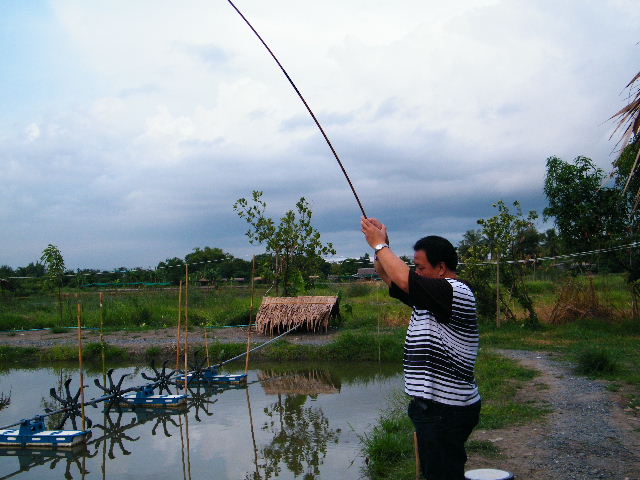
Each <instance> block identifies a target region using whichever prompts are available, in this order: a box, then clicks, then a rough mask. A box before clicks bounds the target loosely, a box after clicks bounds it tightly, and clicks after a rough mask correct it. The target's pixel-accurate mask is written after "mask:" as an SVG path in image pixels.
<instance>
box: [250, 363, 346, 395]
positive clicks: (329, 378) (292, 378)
mask: <svg viewBox="0 0 640 480" xmlns="http://www.w3.org/2000/svg"><path fill="white" fill-rule="evenodd" d="M258 379H259V380H260V381H261V382H262V388H263V389H264V392H265V393H266V394H268V395H278V394H289V395H318V394H320V393H323V394H335V393H340V386H341V384H340V380H339V379H338V378H336V377H335V376H333V375H332V374H331V372H330V371H329V370H327V369H318V368H314V369H304V370H303V369H296V370H290V371H283V370H273V369H270V370H260V372H258Z"/></svg>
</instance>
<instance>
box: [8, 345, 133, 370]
mask: <svg viewBox="0 0 640 480" xmlns="http://www.w3.org/2000/svg"><path fill="white" fill-rule="evenodd" d="M102 348H103V346H102V344H100V343H97V342H96V343H88V344H87V345H85V346H84V349H83V353H84V359H85V360H86V361H95V360H99V359H101V358H102ZM104 352H105V358H106V359H110V360H123V359H126V358H128V356H129V354H128V352H127V351H126V350H125V349H124V348H120V347H117V346H114V345H109V344H108V343H105V344H104ZM66 361H75V362H77V361H78V347H76V346H71V345H55V346H53V347H50V348H37V347H10V346H0V363H1V364H3V365H9V364H14V365H15V364H22V365H24V364H25V363H28V362H66Z"/></svg>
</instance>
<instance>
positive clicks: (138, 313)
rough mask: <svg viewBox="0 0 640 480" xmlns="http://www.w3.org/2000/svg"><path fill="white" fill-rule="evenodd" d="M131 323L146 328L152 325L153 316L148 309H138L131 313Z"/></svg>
mask: <svg viewBox="0 0 640 480" xmlns="http://www.w3.org/2000/svg"><path fill="white" fill-rule="evenodd" d="M130 318H131V322H132V323H133V324H134V325H137V326H139V327H140V326H144V325H147V324H150V323H151V320H152V319H153V314H152V313H151V310H149V309H148V308H147V307H138V308H136V309H135V310H134V311H133V312H131V317H130Z"/></svg>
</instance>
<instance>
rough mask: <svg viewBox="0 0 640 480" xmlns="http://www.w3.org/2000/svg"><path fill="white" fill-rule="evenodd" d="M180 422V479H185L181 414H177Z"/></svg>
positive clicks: (185, 468) (185, 469)
mask: <svg viewBox="0 0 640 480" xmlns="http://www.w3.org/2000/svg"><path fill="white" fill-rule="evenodd" d="M178 421H179V422H180V447H181V448H180V454H181V455H182V480H187V467H186V464H185V463H184V435H183V433H182V415H178Z"/></svg>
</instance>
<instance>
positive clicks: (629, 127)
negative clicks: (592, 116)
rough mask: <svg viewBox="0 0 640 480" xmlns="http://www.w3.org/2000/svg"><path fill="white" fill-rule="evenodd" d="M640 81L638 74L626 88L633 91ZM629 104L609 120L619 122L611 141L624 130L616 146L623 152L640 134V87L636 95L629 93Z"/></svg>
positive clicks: (639, 73) (639, 74) (639, 86)
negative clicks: (619, 146)
mask: <svg viewBox="0 0 640 480" xmlns="http://www.w3.org/2000/svg"><path fill="white" fill-rule="evenodd" d="M639 80H640V72H638V73H637V74H636V75H635V76H634V77H633V78H632V79H631V81H630V82H629V83H628V84H627V86H626V87H625V88H628V89H630V90H633V88H634V84H635V83H636V82H637V81H639ZM629 98H630V101H629V103H628V104H627V105H626V106H624V107H623V108H622V109H620V110H619V111H618V112H616V113H615V114H613V115H612V116H611V118H609V120H614V119H616V120H618V124H617V125H616V128H615V130H614V131H613V133H612V134H611V137H609V139H611V138H612V137H613V136H614V135H615V134H616V133H617V132H618V131H619V130H620V129H623V131H622V136H621V137H620V140H618V142H617V143H616V145H621V150H622V149H624V147H626V146H627V145H628V144H630V143H631V142H632V141H633V140H634V139H635V138H636V137H637V136H638V134H640V85H638V87H637V88H636V91H635V94H634V93H633V92H631V91H630V92H629Z"/></svg>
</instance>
